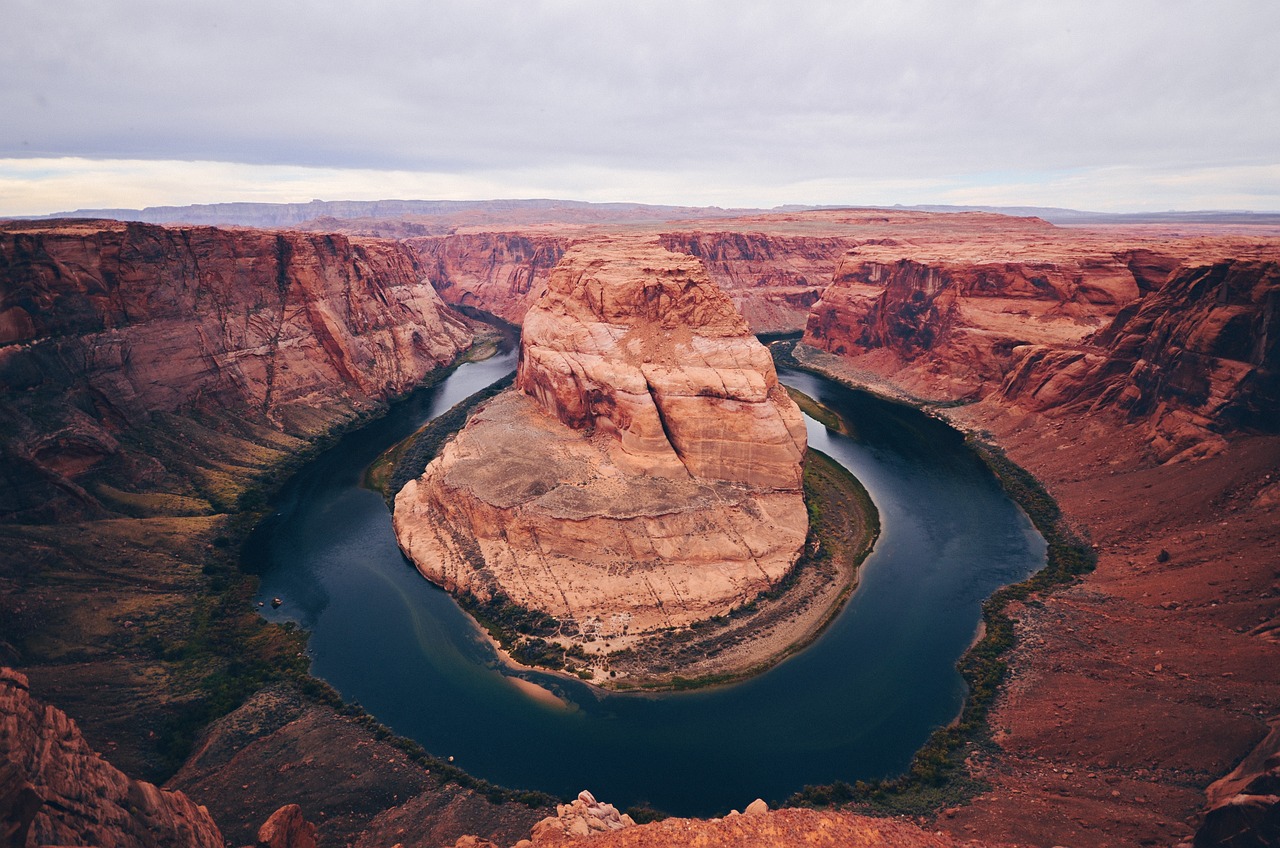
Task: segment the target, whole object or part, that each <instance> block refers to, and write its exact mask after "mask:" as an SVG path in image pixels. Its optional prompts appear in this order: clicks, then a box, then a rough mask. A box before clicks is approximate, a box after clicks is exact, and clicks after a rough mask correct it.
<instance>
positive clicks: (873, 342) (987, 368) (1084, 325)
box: [805, 245, 1139, 399]
mask: <svg viewBox="0 0 1280 848" xmlns="http://www.w3.org/2000/svg"><path fill="white" fill-rule="evenodd" d="M904 248H905V249H904ZM904 253H905V254H906V255H905V256H904V255H903V254H904ZM1011 253H1012V255H1006V256H1005V257H999V255H998V254H997V257H998V258H995V259H992V258H990V257H989V254H986V253H985V251H975V252H974V253H973V254H971V255H967V254H966V253H964V252H961V251H959V250H955V249H953V250H952V251H949V252H947V253H941V254H939V253H933V254H932V255H930V252H920V251H916V250H913V249H910V248H906V246H902V245H867V246H863V247H859V248H858V249H856V250H854V251H850V253H849V254H848V255H846V256H845V258H844V260H843V261H842V262H841V264H840V267H839V268H838V270H837V271H836V274H835V276H834V277H833V279H832V283H831V286H830V287H828V288H827V289H826V290H825V291H823V293H822V299H821V300H820V301H818V303H816V304H815V305H814V307H813V310H812V311H811V313H810V315H809V319H808V324H807V327H806V329H805V342H806V343H807V344H809V345H812V346H813V347H817V348H819V349H821V350H826V351H829V352H831V353H834V354H837V355H839V356H859V355H864V354H868V353H871V352H879V353H880V354H881V358H886V357H887V358H889V359H891V360H894V361H895V362H896V363H899V364H901V363H913V365H914V367H913V369H912V370H913V373H912V379H913V382H914V383H915V384H916V386H917V388H918V389H919V390H920V391H921V393H923V394H926V395H928V396H931V397H943V398H947V399H953V398H958V397H964V396H966V395H971V394H973V393H975V392H980V391H982V390H983V389H984V388H985V387H987V386H989V385H990V384H991V383H993V382H994V383H998V382H999V380H1000V379H1002V378H1003V376H1004V374H1005V373H1007V371H1008V370H1009V368H1010V367H1011V362H1012V359H1013V353H1012V351H1013V349H1014V348H1015V347H1018V346H1020V345H1027V344H1040V345H1050V346H1061V345H1069V344H1074V343H1076V342H1079V341H1080V340H1081V339H1083V338H1084V337H1085V336H1087V335H1089V334H1090V333H1092V332H1094V331H1096V330H1098V329H1099V328H1100V327H1101V326H1103V325H1104V324H1105V322H1107V321H1109V320H1110V319H1111V318H1112V317H1113V316H1115V315H1116V314H1117V313H1118V312H1119V311H1120V309H1121V308H1122V307H1124V306H1126V305H1128V304H1129V303H1132V302H1133V301H1134V300H1136V299H1137V298H1138V296H1139V285H1138V282H1137V280H1136V279H1135V277H1134V274H1133V272H1132V271H1130V269H1129V267H1128V263H1127V262H1126V257H1125V256H1123V255H1120V256H1113V255H1098V254H1094V253H1092V252H1090V253H1087V254H1085V255H1083V256H1079V255H1077V256H1055V257H1054V258H1053V260H1052V261H1050V260H1049V259H1048V258H1045V257H1044V256H1040V255H1036V254H1035V253H1032V254H1031V255H1030V256H1021V255H1019V254H1020V253H1021V251H1018V250H1014V251H1011Z"/></svg>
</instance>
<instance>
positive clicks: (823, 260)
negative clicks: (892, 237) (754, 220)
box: [661, 230, 857, 333]
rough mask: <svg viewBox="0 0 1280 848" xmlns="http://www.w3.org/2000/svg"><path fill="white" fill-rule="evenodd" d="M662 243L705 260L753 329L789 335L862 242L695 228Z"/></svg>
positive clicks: (666, 235)
mask: <svg viewBox="0 0 1280 848" xmlns="http://www.w3.org/2000/svg"><path fill="white" fill-rule="evenodd" d="M661 243H662V245H663V246H664V247H666V248H667V250H670V251H673V252H675V253H687V254H689V255H690V256H693V257H696V258H698V259H700V260H701V261H702V263H703V265H705V266H706V269H707V273H708V274H709V275H710V276H711V279H712V281H713V282H715V284H716V285H718V286H719V287H720V288H721V289H723V290H724V292H725V293H726V294H728V295H729V297H730V298H731V299H732V300H733V303H734V305H735V306H736V307H737V308H738V311H739V312H741V313H742V316H743V317H744V318H746V319H747V323H748V324H749V325H750V326H751V330H752V332H755V333H787V332H794V331H797V330H800V329H803V328H804V325H805V321H806V319H807V318H808V315H809V307H811V306H812V305H813V304H814V303H815V302H817V300H818V296H819V295H820V294H821V293H822V289H823V288H825V287H826V286H827V284H828V282H829V281H830V280H831V275H832V272H833V271H834V269H835V267H836V264H837V263H838V262H839V260H840V257H841V256H843V255H844V252H845V251H846V250H848V249H849V248H851V247H853V246H854V245H855V244H857V241H856V240H855V239H853V238H849V237H842V236H839V235H816V236H802V235H789V234H769V233H765V232H732V231H726V232H715V231H700V230H693V231H679V232H669V233H663V234H662V236H661Z"/></svg>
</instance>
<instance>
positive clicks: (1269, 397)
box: [1000, 261, 1280, 459]
mask: <svg viewBox="0 0 1280 848" xmlns="http://www.w3.org/2000/svg"><path fill="white" fill-rule="evenodd" d="M1277 305H1280V263H1277V262H1258V261H1224V262H1220V263H1215V264H1213V265H1207V266H1197V267H1187V268H1181V269H1179V270H1178V271H1177V272H1176V273H1175V274H1174V276H1173V278H1172V279H1170V280H1169V282H1168V283H1167V284H1166V285H1165V286H1164V287H1163V288H1161V289H1160V291H1158V292H1154V293H1152V294H1150V295H1148V296H1147V297H1145V298H1143V300H1142V301H1141V302H1137V303H1134V304H1133V305H1132V306H1131V308H1129V309H1126V310H1123V311H1122V312H1121V314H1119V315H1118V316H1117V317H1116V318H1115V319H1114V320H1113V321H1112V322H1111V324H1109V325H1108V326H1107V327H1106V328H1105V329H1103V330H1102V331H1100V332H1098V333H1096V334H1095V335H1093V336H1092V337H1091V338H1089V339H1087V340H1086V341H1087V344H1078V345H1061V346H1052V345H1044V344H1039V345H1033V344H1028V345H1023V346H1019V347H1017V348H1015V349H1014V350H1013V356H1014V362H1013V366H1012V368H1011V369H1010V372H1009V373H1008V375H1007V376H1006V378H1005V379H1004V381H1003V383H1002V384H1001V386H1000V395H1001V397H1002V398H1004V399H1005V400H1007V401H1009V402H1012V403H1014V404H1017V405H1019V406H1022V407H1024V408H1029V409H1033V410H1036V411H1054V412H1058V413H1060V412H1065V411H1079V412H1083V413H1086V414H1088V413H1094V412H1100V411H1114V412H1116V413H1118V414H1119V415H1121V416H1122V417H1123V418H1124V419H1125V420H1127V421H1135V422H1143V426H1144V429H1145V431H1146V433H1147V436H1148V438H1149V440H1150V442H1151V445H1152V447H1153V449H1154V451H1155V453H1156V455H1157V456H1158V457H1160V458H1161V459H1171V458H1190V457H1192V456H1201V455H1204V454H1205V453H1207V452H1217V451H1220V450H1222V449H1223V447H1224V446H1225V441H1224V437H1223V435H1222V434H1230V433H1235V432H1240V431H1246V432H1249V431H1252V432H1271V433H1274V432H1277V431H1280V309H1277Z"/></svg>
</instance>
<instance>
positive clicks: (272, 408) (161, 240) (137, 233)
mask: <svg viewBox="0 0 1280 848" xmlns="http://www.w3.org/2000/svg"><path fill="white" fill-rule="evenodd" d="M425 276H426V275H425V273H424V271H423V269H422V267H421V266H420V265H419V264H418V261H417V259H416V256H415V255H414V254H413V253H412V252H411V251H409V250H407V249H405V248H403V247H401V246H400V245H397V244H395V243H393V242H385V241H377V240H364V239H347V238H345V237H342V236H327V235H309V234H302V233H270V232H262V231H254V230H219V229H213V228H208V227H194V228H168V227H158V226H151V225H144V224H123V223H116V222H99V221H87V222H52V223H43V222H42V223H39V224H35V223H31V224H23V223H12V224H7V225H4V226H3V227H0V387H3V389H4V393H5V394H4V400H3V403H0V421H3V425H4V428H5V432H6V437H7V438H6V439H5V441H4V444H3V449H4V460H5V461H4V463H3V468H4V470H5V473H4V476H3V477H0V514H13V513H19V512H23V511H24V510H30V509H32V508H38V507H39V506H40V505H42V504H43V503H44V502H45V501H47V500H48V499H49V498H51V497H52V498H54V499H65V498H66V497H67V496H68V495H70V496H71V497H72V499H73V500H79V501H80V502H81V503H82V504H83V503H88V502H90V501H92V498H91V497H89V496H88V495H87V493H86V492H85V491H84V490H83V489H82V488H81V487H80V486H79V484H78V483H77V480H78V479H79V478H80V477H81V476H82V475H84V474H85V473H86V472H89V471H91V470H93V469H95V468H96V467H98V466H99V465H101V464H102V463H104V462H105V461H108V460H112V461H117V460H120V458H121V456H122V455H134V456H136V459H134V460H133V467H132V468H130V469H128V473H125V474H124V475H123V477H124V479H136V478H137V477H139V476H146V473H147V469H148V468H151V470H152V471H154V470H155V469H154V460H152V459H148V458H147V455H148V454H149V453H151V452H150V451H148V450H146V449H144V450H142V451H138V452H137V453H136V454H131V452H130V450H129V445H128V444H125V443H124V442H122V441H121V440H122V439H124V440H125V442H128V441H129V440H128V439H127V438H126V434H127V433H129V432H131V431H133V430H136V429H137V428H139V427H146V426H149V425H150V424H151V423H152V420H153V418H154V417H155V416H156V415H158V414H166V413H174V412H177V411H180V410H188V409H192V408H201V409H204V410H207V411H209V413H210V415H212V417H213V418H215V419H225V418H226V417H227V416H237V417H240V418H243V419H246V420H247V421H249V422H251V423H254V425H255V426H261V425H266V426H268V427H269V428H271V429H274V430H277V431H283V432H286V433H293V434H299V435H303V434H308V433H313V432H315V431H317V430H320V429H324V428H325V427H327V426H330V425H332V424H333V423H335V422H336V421H337V420H340V419H342V418H343V417H346V416H350V415H351V414H352V413H353V412H354V411H355V410H358V409H361V408H366V407H368V406H370V405H372V404H373V403H374V402H376V401H378V400H381V399H384V398H386V397H389V396H391V395H393V394H396V393H398V392H402V391H404V390H406V389H407V388H409V387H411V386H413V385H414V384H415V383H417V382H419V381H420V380H421V379H422V378H423V377H424V376H425V375H426V374H427V373H429V372H430V371H431V370H432V369H434V368H436V367H437V366H439V365H440V364H441V363H443V362H446V361H448V360H450V359H451V358H452V357H453V356H454V355H455V354H456V352H457V351H458V350H459V349H460V348H461V347H463V346H464V345H466V344H467V343H468V342H469V339H470V333H469V331H468V330H467V328H466V326H465V325H464V324H463V323H462V322H461V320H460V319H458V318H457V317H456V316H453V315H452V314H451V313H450V312H449V311H448V310H447V309H446V308H445V306H444V304H443V303H442V302H441V301H440V299H439V297H438V296H437V295H436V293H435V291H434V290H433V289H432V288H431V286H430V285H428V284H426V283H425V282H424V277H425ZM206 423H207V422H206ZM122 445H123V446H122ZM122 452H123V453H122Z"/></svg>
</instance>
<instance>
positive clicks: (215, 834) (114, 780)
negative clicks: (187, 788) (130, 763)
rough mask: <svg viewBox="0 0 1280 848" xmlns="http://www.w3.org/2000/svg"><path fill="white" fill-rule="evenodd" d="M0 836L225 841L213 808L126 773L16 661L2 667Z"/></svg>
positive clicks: (141, 847)
mask: <svg viewBox="0 0 1280 848" xmlns="http://www.w3.org/2000/svg"><path fill="white" fill-rule="evenodd" d="M0 837H4V844H5V845H12V846H16V847H17V848H23V846H26V845H29V844H30V845H113V846H119V848H135V846H136V848H147V846H161V845H182V846H190V847H191V848H222V846H223V845H224V842H223V839H222V834H221V833H219V831H218V827H217V825H215V824H214V822H213V819H212V818H211V817H210V816H209V811H208V810H206V809H205V808H204V807H200V806H197V805H196V804H195V803H194V802H192V801H191V799H190V798H188V797H187V796H186V795H184V794H183V793H181V792H169V791H166V790H163V789H158V788H157V787H155V786H154V785H152V784H150V783H146V782H145V781H138V780H132V779H130V778H129V777H127V776H125V775H124V774H122V773H121V772H120V771H118V770H117V769H115V768H114V767H113V766H112V765H111V764H110V763H108V762H106V761H105V760H103V759H102V758H101V757H99V756H98V755H97V754H96V753H95V752H94V751H93V750H92V749H91V748H90V747H89V745H88V743H86V742H85V740H84V738H83V737H82V736H81V735H80V730H79V728H77V727H76V723H75V722H74V721H72V720H71V719H69V718H67V716H66V714H65V713H63V712H62V711H61V710H59V709H56V708H55V707H50V706H45V705H43V704H40V703H38V702H36V701H34V700H33V699H32V698H31V694H30V691H29V687H28V684H27V679H26V677H24V676H23V675H21V674H19V673H18V672H16V671H13V670H12V669H8V668H0Z"/></svg>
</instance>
